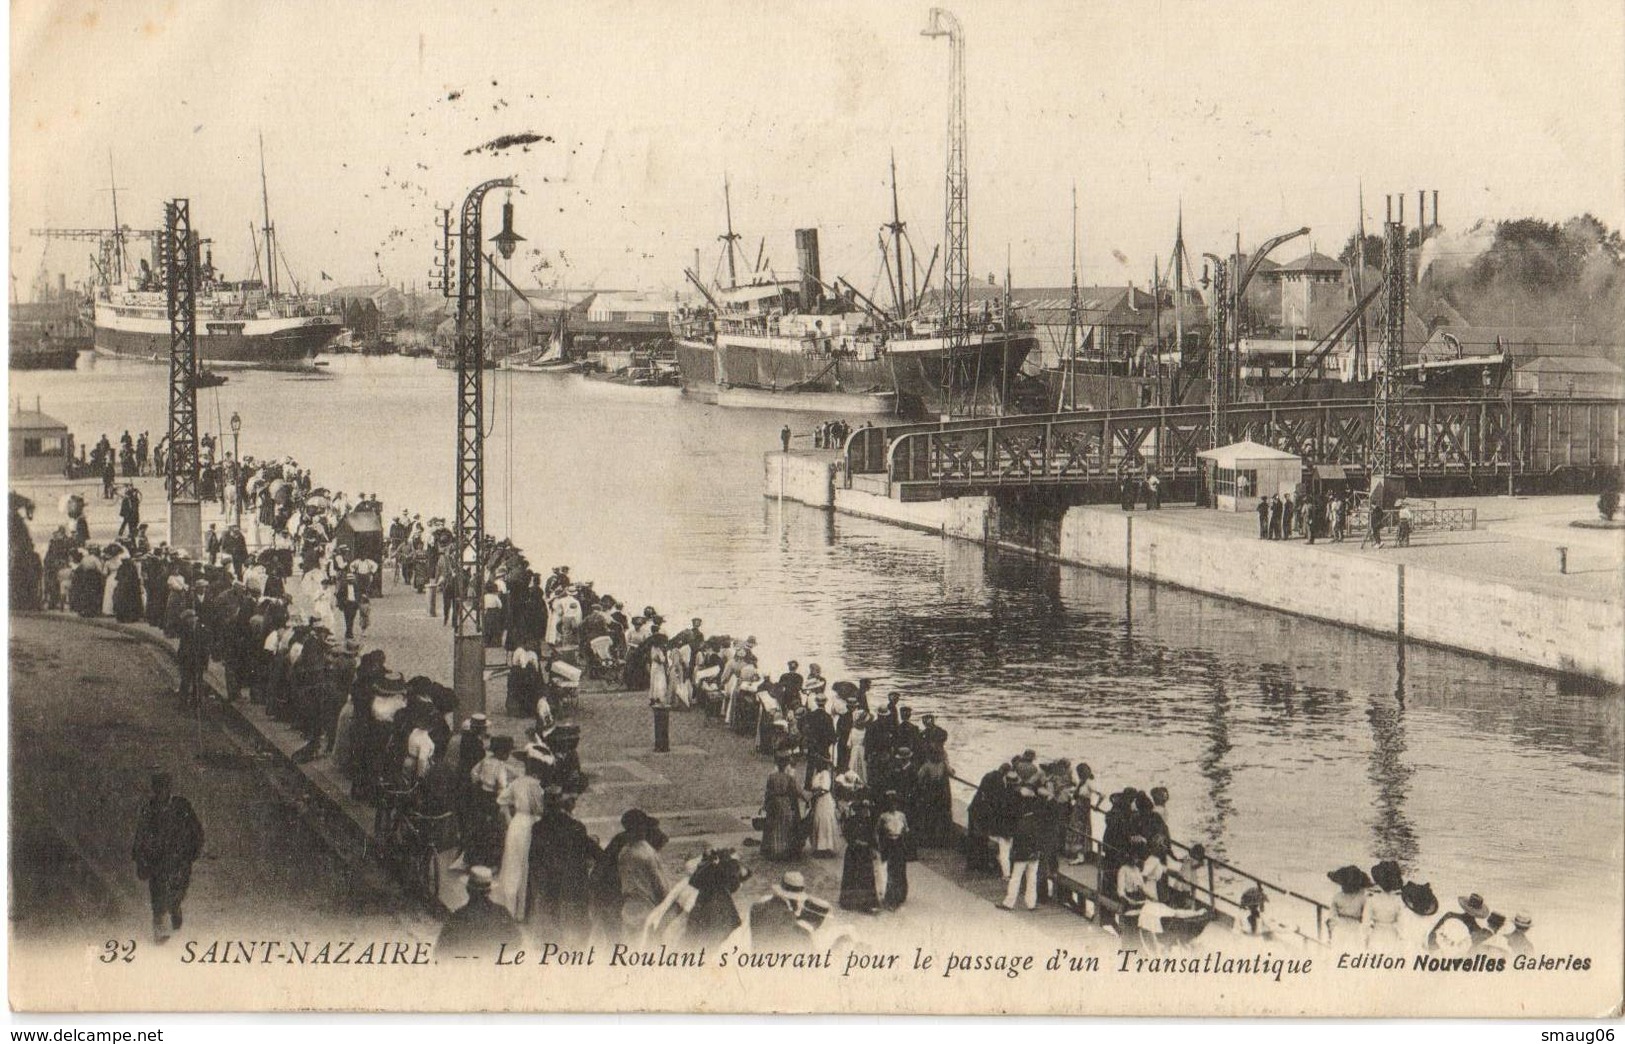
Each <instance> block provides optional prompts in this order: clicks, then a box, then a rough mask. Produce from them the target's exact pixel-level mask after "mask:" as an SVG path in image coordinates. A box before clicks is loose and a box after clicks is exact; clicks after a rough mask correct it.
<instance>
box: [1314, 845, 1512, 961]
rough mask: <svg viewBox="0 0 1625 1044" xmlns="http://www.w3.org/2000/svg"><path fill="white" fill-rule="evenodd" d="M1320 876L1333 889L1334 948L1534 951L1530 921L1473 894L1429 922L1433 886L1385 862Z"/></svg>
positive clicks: (1434, 904) (1454, 953)
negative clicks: (1408, 877)
mask: <svg viewBox="0 0 1625 1044" xmlns="http://www.w3.org/2000/svg"><path fill="white" fill-rule="evenodd" d="M1326 876H1327V878H1329V879H1330V880H1331V881H1332V882H1333V883H1335V884H1336V885H1337V892H1336V893H1335V894H1334V895H1333V896H1332V901H1331V904H1330V908H1331V918H1330V924H1329V926H1328V927H1329V930H1330V932H1331V941H1332V943H1333V944H1335V945H1339V946H1343V947H1345V948H1347V949H1350V950H1354V949H1360V950H1369V951H1379V952H1389V953H1395V952H1421V951H1424V950H1425V951H1428V952H1432V953H1438V954H1441V955H1443V956H1446V957H1462V956H1468V955H1471V954H1476V953H1488V954H1499V955H1503V956H1511V955H1515V954H1527V953H1532V952H1533V951H1534V944H1532V943H1531V942H1530V941H1529V934H1528V933H1529V929H1530V928H1532V927H1533V926H1534V921H1533V919H1532V918H1530V917H1529V915H1528V914H1523V913H1520V914H1516V915H1515V916H1513V917H1511V918H1508V917H1507V916H1506V915H1505V914H1503V913H1497V912H1495V911H1492V910H1491V909H1490V908H1489V904H1488V903H1486V902H1485V901H1484V899H1483V898H1482V897H1481V896H1479V895H1478V894H1477V893H1474V894H1472V895H1464V896H1459V897H1458V898H1457V905H1458V906H1459V907H1460V909H1459V910H1451V911H1449V912H1447V913H1445V914H1444V915H1443V916H1442V917H1439V918H1438V919H1437V920H1434V919H1433V918H1434V916H1435V915H1437V914H1438V912H1439V901H1438V899H1437V898H1436V897H1435V896H1434V894H1433V888H1432V887H1431V886H1430V885H1427V884H1425V883H1420V882H1416V881H1407V880H1405V876H1404V873H1403V871H1402V870H1401V868H1400V865H1399V864H1398V863H1397V862H1394V861H1393V860H1391V859H1389V860H1384V861H1382V862H1380V863H1377V864H1376V865H1375V866H1373V867H1372V868H1371V872H1370V873H1369V874H1368V873H1367V872H1366V871H1365V870H1363V869H1361V868H1360V867H1358V866H1353V865H1350V866H1343V867H1339V868H1338V869H1336V870H1333V871H1331V872H1330V873H1328V874H1327V875H1326Z"/></svg>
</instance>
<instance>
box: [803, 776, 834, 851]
mask: <svg viewBox="0 0 1625 1044" xmlns="http://www.w3.org/2000/svg"><path fill="white" fill-rule="evenodd" d="M817 764H818V768H817V770H816V771H815V772H814V773H813V777H812V782H811V783H810V784H809V785H808V787H807V796H808V798H809V799H810V800H811V803H812V809H811V811H810V812H809V813H808V818H809V819H811V821H812V825H811V826H812V828H811V830H810V831H809V832H810V834H811V840H812V854H813V855H815V856H819V857H822V858H828V857H830V856H833V855H834V854H835V838H836V836H837V835H838V834H839V833H840V831H839V828H838V827H837V826H836V823H835V795H834V793H833V789H834V787H833V784H834V777H833V776H831V775H830V771H829V762H827V761H824V760H819V761H818V763H817Z"/></svg>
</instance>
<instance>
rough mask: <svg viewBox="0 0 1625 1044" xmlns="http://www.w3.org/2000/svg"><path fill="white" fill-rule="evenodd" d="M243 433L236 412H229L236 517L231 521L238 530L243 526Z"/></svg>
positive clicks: (233, 498) (240, 419) (240, 418)
mask: <svg viewBox="0 0 1625 1044" xmlns="http://www.w3.org/2000/svg"><path fill="white" fill-rule="evenodd" d="M242 433H243V418H242V417H240V416H238V414H237V411H236V410H232V411H231V470H232V482H233V484H234V485H235V486H236V487H237V490H236V495H235V496H233V497H232V498H231V499H232V502H233V503H234V504H236V505H237V512H236V515H237V517H236V518H235V519H233V521H234V522H235V523H236V524H237V526H238V527H239V528H240V527H241V526H242V524H243V483H242V479H243V450H242V442H241V437H242Z"/></svg>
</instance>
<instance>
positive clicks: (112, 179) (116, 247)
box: [107, 149, 125, 286]
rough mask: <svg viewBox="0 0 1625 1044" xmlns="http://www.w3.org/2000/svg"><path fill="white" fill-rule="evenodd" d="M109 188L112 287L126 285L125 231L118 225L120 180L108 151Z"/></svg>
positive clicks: (110, 152)
mask: <svg viewBox="0 0 1625 1044" xmlns="http://www.w3.org/2000/svg"><path fill="white" fill-rule="evenodd" d="M107 187H108V188H109V189H110V190H111V191H112V193H113V257H112V265H111V267H112V270H113V278H112V279H111V280H109V285H111V286H122V285H123V284H124V268H125V257H124V229H123V227H122V226H120V225H119V223H118V178H117V177H116V176H115V175H114V173H113V150H112V149H108V150H107Z"/></svg>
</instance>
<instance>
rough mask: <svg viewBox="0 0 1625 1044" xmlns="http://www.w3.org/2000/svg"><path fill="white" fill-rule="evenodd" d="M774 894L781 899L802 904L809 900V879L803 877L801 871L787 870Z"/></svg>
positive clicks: (776, 886)
mask: <svg viewBox="0 0 1625 1044" xmlns="http://www.w3.org/2000/svg"><path fill="white" fill-rule="evenodd" d="M773 894H774V895H776V896H778V897H779V898H780V899H787V900H789V901H791V902H801V901H802V900H804V899H806V898H807V879H806V878H805V877H803V876H801V872H800V871H799V870H786V871H785V873H784V876H783V877H781V878H779V883H778V884H776V885H774V886H773Z"/></svg>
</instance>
